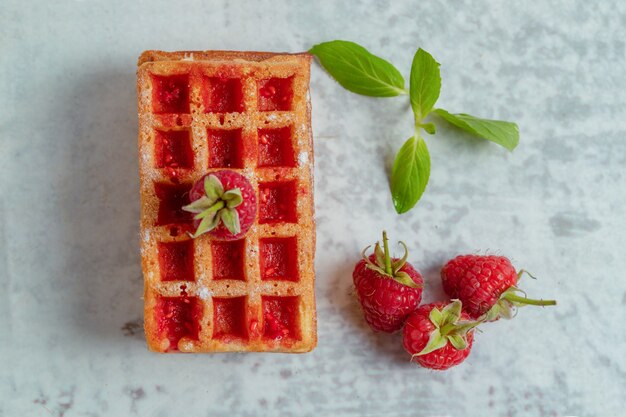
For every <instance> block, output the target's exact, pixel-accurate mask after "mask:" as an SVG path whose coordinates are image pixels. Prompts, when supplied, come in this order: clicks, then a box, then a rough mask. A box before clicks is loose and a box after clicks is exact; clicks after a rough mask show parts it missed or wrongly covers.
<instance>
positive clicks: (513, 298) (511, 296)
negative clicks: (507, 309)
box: [504, 294, 556, 306]
mask: <svg viewBox="0 0 626 417" xmlns="http://www.w3.org/2000/svg"><path fill="white" fill-rule="evenodd" d="M504 299H505V300H509V301H513V302H516V303H520V304H528V305H533V306H554V305H556V300H534V299H532V298H526V297H520V296H519V295H515V294H506V295H505V296H504Z"/></svg>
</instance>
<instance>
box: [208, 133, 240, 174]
mask: <svg viewBox="0 0 626 417" xmlns="http://www.w3.org/2000/svg"><path fill="white" fill-rule="evenodd" d="M207 138H208V142H209V167H210V168H243V146H242V139H241V129H233V130H223V129H208V130H207Z"/></svg>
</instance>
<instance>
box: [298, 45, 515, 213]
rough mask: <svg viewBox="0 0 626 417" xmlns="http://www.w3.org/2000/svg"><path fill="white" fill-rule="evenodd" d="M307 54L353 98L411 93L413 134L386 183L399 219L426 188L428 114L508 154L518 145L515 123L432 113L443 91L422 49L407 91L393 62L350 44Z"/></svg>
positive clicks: (430, 127) (432, 62) (318, 48)
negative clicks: (349, 92) (317, 61)
mask: <svg viewBox="0 0 626 417" xmlns="http://www.w3.org/2000/svg"><path fill="white" fill-rule="evenodd" d="M309 52H310V53H311V54H313V55H315V56H316V57H317V58H318V59H319V61H320V63H321V64H322V66H323V67H324V68H325V69H326V71H328V73H329V74H330V75H331V76H332V77H333V78H335V80H337V81H338V82H339V84H341V85H342V86H343V87H344V88H346V89H347V90H350V91H352V92H354V93H357V94H362V95H366V96H371V97H393V96H398V95H405V94H407V93H408V94H409V98H410V101H411V108H412V109H413V114H414V118H415V120H414V126H415V133H414V134H413V135H412V136H411V137H410V138H409V139H408V140H407V141H406V142H405V143H404V145H402V147H401V148H400V151H399V152H398V154H397V155H396V157H395V160H394V164H393V168H392V171H391V182H390V185H391V195H392V200H393V204H394V207H395V209H396V211H397V212H398V213H400V214H401V213H405V212H407V211H409V210H410V209H412V208H413V207H414V206H415V204H417V202H418V201H419V199H420V198H421V196H422V194H423V193H424V190H425V189H426V185H427V184H428V179H429V177H430V155H429V153H428V148H427V146H426V142H425V141H424V138H423V136H422V130H423V131H425V132H426V133H428V134H431V135H433V134H435V132H436V128H435V124H434V123H432V122H427V121H425V119H426V117H427V116H428V115H429V114H431V113H433V112H434V113H436V114H437V115H438V116H440V118H441V120H445V121H446V122H448V123H450V124H451V125H453V126H455V127H457V128H459V129H461V130H464V131H466V132H469V133H471V134H472V135H474V136H478V137H481V138H483V139H487V140H489V141H491V142H494V143H497V144H499V145H501V146H503V147H505V148H506V149H508V150H510V151H512V150H513V149H515V147H516V146H517V144H518V142H519V130H518V127H517V125H516V124H515V123H512V122H505V121H500V120H488V119H481V118H478V117H475V116H471V115H469V114H465V113H457V114H453V113H450V112H448V111H447V110H444V109H441V108H437V109H435V104H436V103H437V99H438V98H439V93H440V90H441V75H440V71H439V63H438V62H437V61H436V60H435V59H434V58H433V57H432V56H431V55H430V54H429V53H428V52H426V51H425V50H423V49H421V48H420V49H418V50H417V52H416V53H415V56H414V57H413V63H412V65H411V76H410V86H409V91H408V92H407V90H406V88H405V86H404V78H402V74H401V73H400V72H399V71H398V70H397V69H396V68H395V67H394V66H393V65H392V64H391V63H389V62H388V61H386V60H384V59H382V58H379V57H377V56H375V55H373V54H372V53H370V52H369V51H368V50H367V49H365V48H363V47H362V46H360V45H358V44H356V43H354V42H348V41H341V40H336V41H331V42H324V43H321V44H318V45H315V46H314V47H313V48H311V49H310V50H309Z"/></svg>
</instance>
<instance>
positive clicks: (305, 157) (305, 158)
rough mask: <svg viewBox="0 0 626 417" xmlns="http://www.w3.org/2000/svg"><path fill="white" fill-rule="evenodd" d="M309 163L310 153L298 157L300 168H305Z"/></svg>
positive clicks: (301, 153) (303, 153) (302, 153)
mask: <svg viewBox="0 0 626 417" xmlns="http://www.w3.org/2000/svg"><path fill="white" fill-rule="evenodd" d="M307 162H309V153H308V152H304V151H303V152H300V154H299V155H298V163H299V164H300V166H304V165H305V164H306V163H307Z"/></svg>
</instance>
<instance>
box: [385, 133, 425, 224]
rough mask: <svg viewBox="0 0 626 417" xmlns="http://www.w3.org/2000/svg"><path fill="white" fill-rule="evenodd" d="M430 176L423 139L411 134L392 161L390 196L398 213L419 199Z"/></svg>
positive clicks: (413, 204)
mask: <svg viewBox="0 0 626 417" xmlns="http://www.w3.org/2000/svg"><path fill="white" fill-rule="evenodd" d="M429 176H430V155H429V154H428V148H427V147H426V142H424V139H422V138H420V137H418V138H416V137H415V136H411V137H410V138H409V139H408V140H407V141H406V142H404V145H402V148H400V151H398V154H397V155H396V159H395V161H394V162H393V169H392V170H391V197H392V199H393V205H394V207H395V209H396V211H397V212H398V214H402V213H405V212H407V211H409V210H410V209H412V208H413V206H415V204H416V203H417V201H418V200H419V199H420V197H421V196H422V194H423V193H424V190H425V189H426V184H428V177H429Z"/></svg>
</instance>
